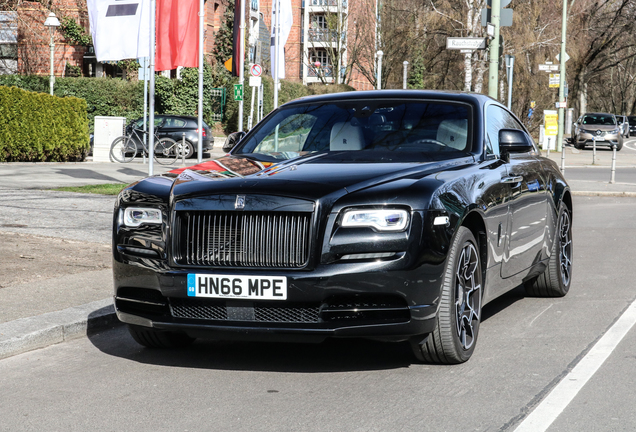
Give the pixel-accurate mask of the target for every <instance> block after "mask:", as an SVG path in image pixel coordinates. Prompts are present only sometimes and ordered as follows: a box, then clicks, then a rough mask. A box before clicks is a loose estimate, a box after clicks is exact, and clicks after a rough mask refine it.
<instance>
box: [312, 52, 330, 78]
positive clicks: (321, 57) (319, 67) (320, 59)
mask: <svg viewBox="0 0 636 432" xmlns="http://www.w3.org/2000/svg"><path fill="white" fill-rule="evenodd" d="M307 75H308V76H309V77H332V76H333V66H332V65H331V59H330V58H329V54H328V53H327V51H325V50H312V51H311V54H310V56H309V68H308V70H307Z"/></svg>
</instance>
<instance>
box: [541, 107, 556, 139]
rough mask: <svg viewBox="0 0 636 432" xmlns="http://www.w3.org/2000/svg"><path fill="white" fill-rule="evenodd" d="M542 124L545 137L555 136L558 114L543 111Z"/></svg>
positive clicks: (551, 111) (552, 111) (553, 111)
mask: <svg viewBox="0 0 636 432" xmlns="http://www.w3.org/2000/svg"><path fill="white" fill-rule="evenodd" d="M543 124H544V126H545V134H546V135H548V136H552V135H554V136H556V135H557V134H558V133H559V113H558V112H557V111H555V110H544V111H543Z"/></svg>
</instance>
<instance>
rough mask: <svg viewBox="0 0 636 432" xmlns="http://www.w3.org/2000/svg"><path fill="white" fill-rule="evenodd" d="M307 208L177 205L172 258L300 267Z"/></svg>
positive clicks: (306, 244) (305, 250) (305, 252)
mask: <svg viewBox="0 0 636 432" xmlns="http://www.w3.org/2000/svg"><path fill="white" fill-rule="evenodd" d="M311 217H312V213H301V212H231V211H178V212H176V217H175V227H176V230H175V242H176V247H175V261H176V262H177V264H180V265H187V266H206V267H207V266H226V267H264V268H302V267H304V266H306V265H307V262H308V260H309V250H310V238H311V236H310V234H311Z"/></svg>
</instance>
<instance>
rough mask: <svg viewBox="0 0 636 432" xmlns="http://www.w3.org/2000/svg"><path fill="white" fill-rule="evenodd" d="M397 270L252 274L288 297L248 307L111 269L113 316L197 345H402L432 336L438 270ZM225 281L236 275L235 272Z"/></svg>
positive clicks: (131, 270)
mask: <svg viewBox="0 0 636 432" xmlns="http://www.w3.org/2000/svg"><path fill="white" fill-rule="evenodd" d="M396 264H398V263H396V262H379V263H357V264H345V265H324V266H320V267H318V268H316V269H314V270H312V271H309V272H300V271H297V272H293V271H289V272H284V273H282V272H272V271H259V272H254V271H252V272H249V273H250V274H256V275H258V274H261V275H268V276H285V277H287V280H288V297H287V300H285V301H250V300H233V299H210V298H199V297H188V296H187V274H188V273H187V271H179V270H177V271H170V272H163V273H161V272H155V271H152V270H149V269H143V268H140V267H138V266H136V265H131V264H125V263H122V262H118V261H115V262H114V263H113V270H114V275H115V308H116V311H117V316H118V317H119V319H120V320H121V321H122V322H124V323H127V324H132V325H139V326H145V327H151V328H154V329H157V330H172V331H183V332H185V333H187V334H188V335H190V336H192V337H200V338H209V339H219V340H267V341H273V340H277V341H304V342H319V341H322V340H324V339H326V338H329V337H362V338H369V339H376V340H389V341H402V340H406V339H408V338H409V337H411V336H414V335H421V334H426V333H430V332H431V331H432V330H433V328H434V325H435V322H436V315H437V309H438V302H439V297H440V290H441V281H442V267H443V264H438V265H430V264H424V265H421V266H419V267H418V268H416V269H413V270H397V269H396V270H394V271H391V268H392V267H396V266H397V265H396ZM374 267H375V268H374ZM197 273H202V271H199V270H197ZM210 273H212V272H210ZM213 273H215V274H223V273H224V272H223V271H216V270H215V271H214V272H213ZM225 273H229V274H232V273H234V274H236V270H234V271H228V272H225ZM246 273H247V272H246Z"/></svg>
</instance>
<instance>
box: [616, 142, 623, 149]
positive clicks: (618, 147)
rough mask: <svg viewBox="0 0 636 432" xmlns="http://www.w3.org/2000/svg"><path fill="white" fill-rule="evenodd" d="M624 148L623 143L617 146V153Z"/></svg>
mask: <svg viewBox="0 0 636 432" xmlns="http://www.w3.org/2000/svg"><path fill="white" fill-rule="evenodd" d="M622 148H623V143H620V144H618V145H617V146H616V151H621V149H622Z"/></svg>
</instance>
